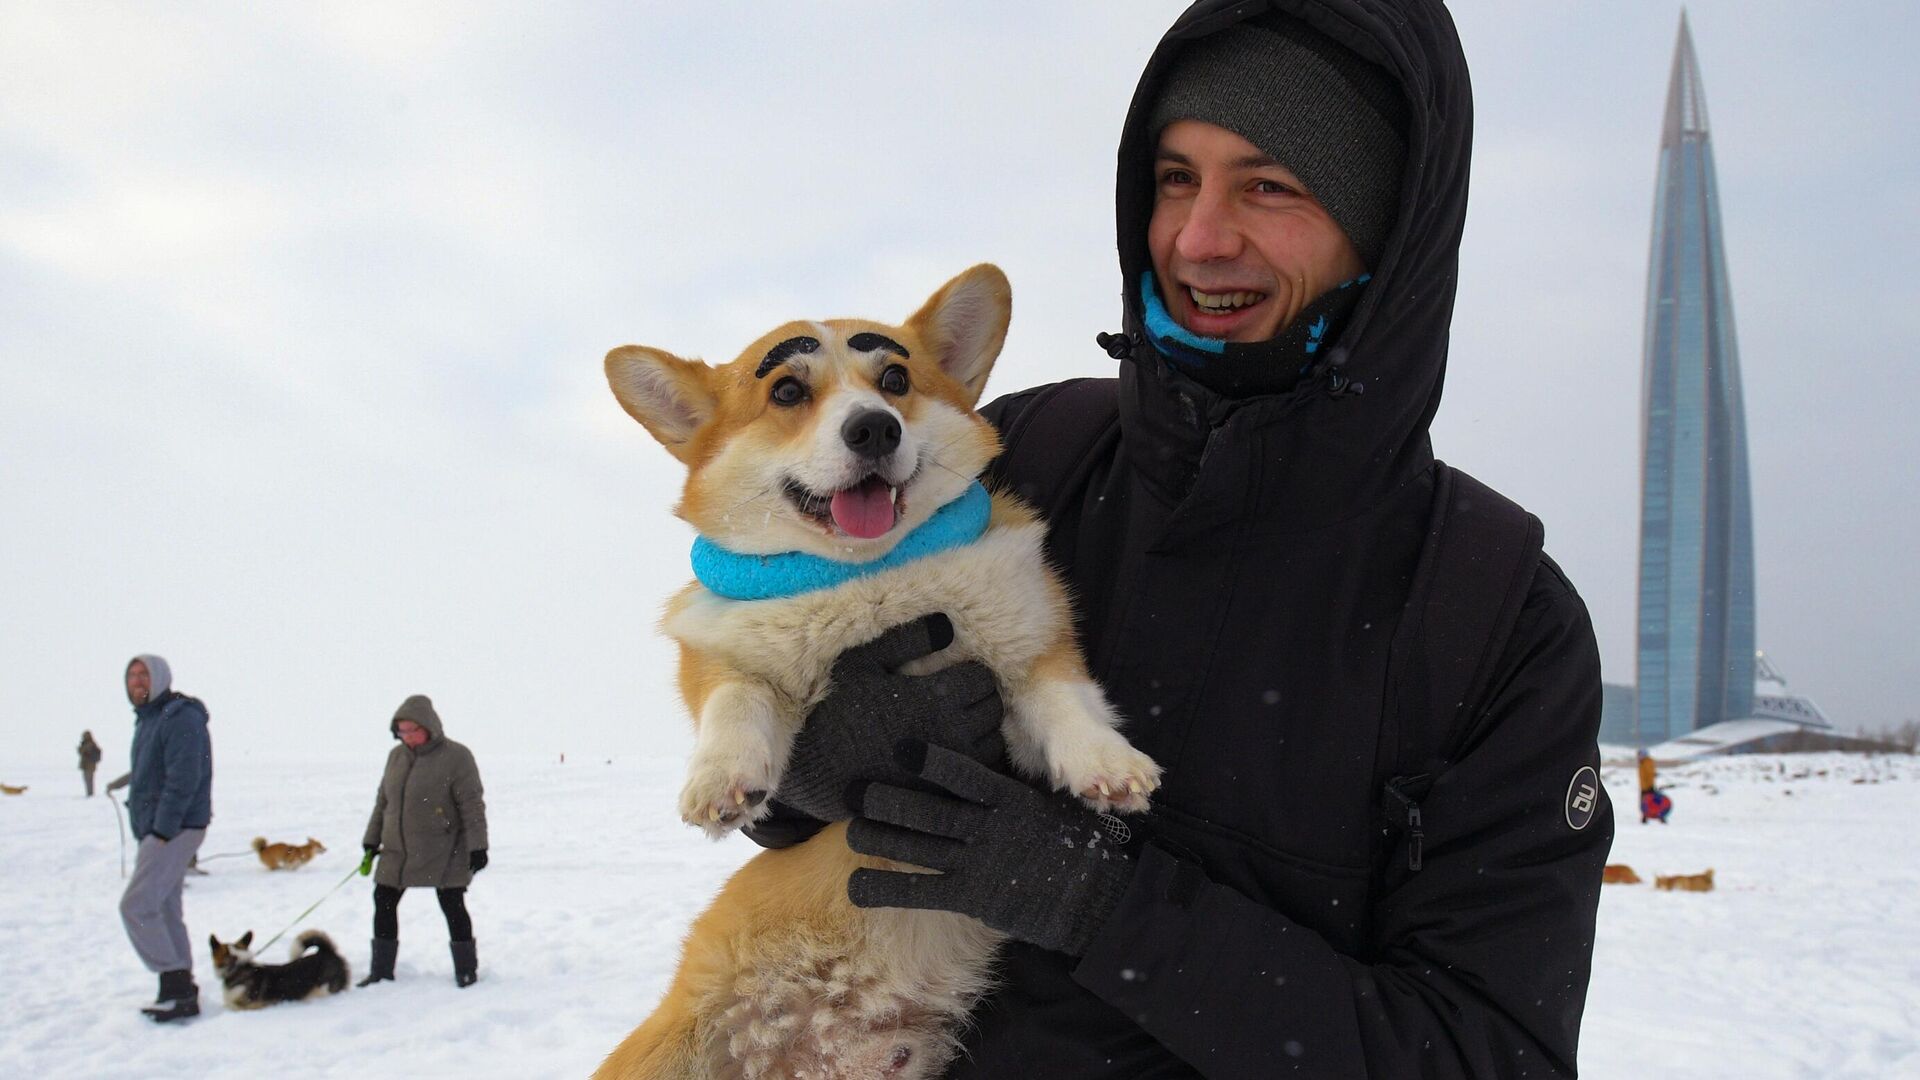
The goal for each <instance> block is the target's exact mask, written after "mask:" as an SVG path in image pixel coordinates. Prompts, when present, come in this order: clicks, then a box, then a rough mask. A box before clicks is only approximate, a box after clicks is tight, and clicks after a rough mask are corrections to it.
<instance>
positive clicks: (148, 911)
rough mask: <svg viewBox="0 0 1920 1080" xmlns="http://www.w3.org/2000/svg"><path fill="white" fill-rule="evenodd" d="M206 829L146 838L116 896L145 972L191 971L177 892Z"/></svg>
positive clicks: (190, 955) (190, 952)
mask: <svg viewBox="0 0 1920 1080" xmlns="http://www.w3.org/2000/svg"><path fill="white" fill-rule="evenodd" d="M206 838H207V830H205V829H181V830H180V832H179V833H178V834H177V835H176V836H174V838H173V839H172V840H167V841H162V840H160V839H159V838H158V837H154V836H149V837H146V838H145V839H143V840H141V841H140V854H139V855H138V856H136V857H135V859H134V862H133V877H132V879H130V880H129V881H128V882H127V891H126V892H125V893H123V894H121V896H120V921H121V922H123V923H125V924H126V926H127V940H128V941H131V942H133V951H134V952H137V953H139V954H140V962H141V963H143V964H145V965H147V970H148V971H191V970H193V946H192V943H191V942H190V941H189V940H188V938H187V921H186V919H185V917H184V916H183V915H182V913H181V910H180V891H181V889H182V888H183V887H184V886H185V883H186V880H187V864H188V863H190V862H192V861H193V855H194V852H196V851H199V850H200V841H202V840H205V839H206Z"/></svg>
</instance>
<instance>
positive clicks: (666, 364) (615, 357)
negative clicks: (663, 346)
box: [607, 345, 719, 461]
mask: <svg viewBox="0 0 1920 1080" xmlns="http://www.w3.org/2000/svg"><path fill="white" fill-rule="evenodd" d="M607 385H609V386H611V387H613V396H614V397H616V398H619V399H620V407H621V408H623V409H625V410H627V415H629V416H631V417H633V418H634V419H635V420H638V421H640V426H642V427H644V428H646V429H647V432H648V434H650V435H652V436H653V437H654V438H656V439H658V440H660V445H662V446H664V447H666V448H667V449H668V451H670V452H671V453H672V454H673V456H674V457H677V458H679V459H680V460H682V461H686V460H687V458H686V449H687V443H688V442H689V441H690V440H691V439H692V438H693V434H694V432H696V431H699V430H700V428H701V426H702V425H703V424H705V423H706V422H707V421H708V420H710V419H712V418H713V413H714V409H715V408H716V406H717V405H718V404H719V402H718V399H717V398H716V397H715V396H714V392H713V369H712V368H710V367H708V366H707V365H705V364H702V363H700V362H699V361H697V360H682V359H681V358H679V357H677V356H675V355H673V354H672V353H670V352H663V351H661V350H659V349H649V348H647V347H646V346H644V345H622V346H620V347H619V348H617V349H615V350H613V351H612V352H610V353H608V354H607Z"/></svg>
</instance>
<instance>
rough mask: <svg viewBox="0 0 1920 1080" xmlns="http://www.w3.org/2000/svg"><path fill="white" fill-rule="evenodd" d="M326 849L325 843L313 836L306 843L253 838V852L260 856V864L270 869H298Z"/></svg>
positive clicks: (259, 837)
mask: <svg viewBox="0 0 1920 1080" xmlns="http://www.w3.org/2000/svg"><path fill="white" fill-rule="evenodd" d="M326 850H327V846H326V845H325V844H322V843H321V842H320V841H318V840H315V839H314V838H313V837H311V836H309V837H307V842H306V843H304V844H269V843H267V838H266V837H264V836H256V837H254V838H253V853H254V854H255V855H258V856H260V864H261V865H262V866H265V867H266V868H267V869H269V870H295V869H298V868H300V867H302V866H305V865H307V863H309V862H312V861H313V857H314V856H315V855H320V854H324V853H325V852H326Z"/></svg>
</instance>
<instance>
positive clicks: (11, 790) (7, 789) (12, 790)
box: [0, 784, 27, 795]
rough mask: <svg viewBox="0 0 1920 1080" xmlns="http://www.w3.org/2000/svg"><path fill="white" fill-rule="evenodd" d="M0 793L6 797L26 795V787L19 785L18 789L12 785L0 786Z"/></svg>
mask: <svg viewBox="0 0 1920 1080" xmlns="http://www.w3.org/2000/svg"><path fill="white" fill-rule="evenodd" d="M0 792H4V793H5V794H8V795H25V794H26V793H27V785H25V784H21V785H20V786H19V787H14V786H13V785H12V784H0Z"/></svg>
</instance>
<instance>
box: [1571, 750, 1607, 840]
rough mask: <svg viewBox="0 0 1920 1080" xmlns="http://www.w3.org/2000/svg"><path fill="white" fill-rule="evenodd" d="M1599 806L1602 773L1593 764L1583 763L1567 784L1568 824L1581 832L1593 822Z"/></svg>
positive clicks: (1575, 830)
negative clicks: (1597, 771)
mask: <svg viewBox="0 0 1920 1080" xmlns="http://www.w3.org/2000/svg"><path fill="white" fill-rule="evenodd" d="M1599 808H1600V774H1599V773H1596V772H1594V771H1593V766H1591V765H1582V766H1581V767H1580V771H1579V772H1576V773H1574V774H1573V781H1572V783H1569V784H1568V785H1567V824H1568V825H1571V826H1572V827H1573V831H1574V832H1579V831H1580V830H1581V829H1584V828H1586V827H1587V826H1588V825H1591V824H1592V823H1593V813H1594V811H1595V810H1598V809H1599Z"/></svg>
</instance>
